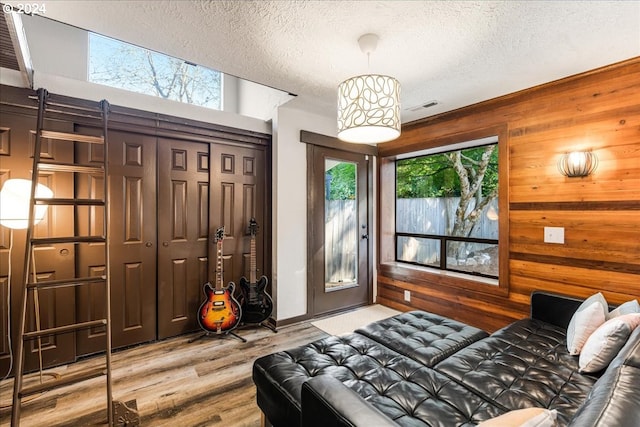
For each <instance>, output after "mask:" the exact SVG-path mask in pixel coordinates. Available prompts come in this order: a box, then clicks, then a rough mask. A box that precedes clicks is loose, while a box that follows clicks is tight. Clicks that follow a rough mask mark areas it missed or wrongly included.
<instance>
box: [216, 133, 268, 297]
mask: <svg viewBox="0 0 640 427" xmlns="http://www.w3.org/2000/svg"><path fill="white" fill-rule="evenodd" d="M211 158H212V162H211V182H212V187H211V205H210V206H211V208H210V210H211V214H210V221H211V229H212V230H215V229H216V228H217V227H220V226H222V225H224V227H225V239H224V267H223V268H224V281H225V284H227V283H229V282H235V284H236V285H239V281H240V277H242V276H245V277H247V278H248V277H249V268H250V256H249V255H250V247H249V244H250V235H249V232H248V227H249V220H250V219H251V218H255V219H256V221H257V223H258V227H259V231H258V234H257V235H256V268H257V276H258V277H260V276H261V275H262V274H264V242H265V239H264V236H265V233H266V232H267V230H265V228H267V227H270V226H271V225H270V224H269V225H267V224H265V213H264V204H265V190H266V188H265V186H266V184H265V183H266V182H267V181H266V176H265V152H264V150H261V149H256V148H245V147H240V146H232V145H223V144H215V145H212V154H211ZM270 280H271V279H270V278H269V281H270ZM237 288H238V286H236V289H237Z"/></svg>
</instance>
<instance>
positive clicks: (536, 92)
mask: <svg viewBox="0 0 640 427" xmlns="http://www.w3.org/2000/svg"><path fill="white" fill-rule="evenodd" d="M495 126H506V127H507V132H506V138H507V144H508V155H507V156H506V157H507V159H506V160H507V161H508V183H507V184H508V190H509V193H508V197H509V205H508V207H509V213H508V218H504V216H503V215H501V218H500V221H508V230H509V231H508V242H507V244H508V267H509V271H508V274H507V275H508V282H507V283H506V287H507V289H508V292H506V293H499V292H492V291H489V290H487V291H482V290H477V289H476V288H474V289H472V290H467V289H465V288H464V286H460V283H458V284H456V283H454V284H452V283H451V282H449V281H443V280H442V276H440V275H437V274H429V273H424V272H418V273H416V272H415V271H411V270H409V269H407V268H406V267H403V266H401V265H398V264H393V263H392V262H391V261H392V259H391V257H392V256H393V247H392V245H393V241H392V239H391V237H392V234H393V229H392V227H393V207H392V206H391V207H390V206H389V205H390V204H391V205H392V204H393V194H394V193H393V191H394V188H393V176H392V175H391V176H390V174H392V170H391V168H392V167H393V166H392V165H393V158H394V156H396V155H398V154H401V153H406V152H411V151H415V150H418V149H424V148H427V147H430V146H432V145H433V143H432V142H431V141H434V140H440V141H443V140H445V141H446V140H451V141H455V139H456V138H455V136H456V135H458V134H465V133H469V132H473V131H474V130H477V129H482V128H490V127H495ZM578 149H586V150H591V151H592V152H593V153H595V154H596V156H597V157H598V159H599V164H598V167H597V169H596V170H595V172H594V173H593V174H592V175H590V176H589V177H586V178H567V177H564V176H563V175H561V174H560V173H559V172H558V169H557V161H558V159H559V157H560V156H561V155H562V154H563V153H566V152H569V151H573V150H578ZM379 154H380V159H381V178H380V183H379V196H380V198H379V200H380V201H381V206H380V208H379V224H380V230H379V236H381V239H380V248H379V251H378V253H379V254H380V256H379V257H380V259H379V260H378V302H380V303H382V304H385V305H389V306H391V307H394V308H397V309H400V310H410V309H424V310H429V311H433V312H436V313H439V314H442V315H445V316H449V317H452V318H456V319H459V320H462V321H465V322H467V323H471V324H473V325H475V326H478V327H482V328H484V329H486V330H490V331H493V330H495V329H498V328H500V327H502V326H504V325H506V324H507V323H509V322H511V321H513V320H514V319H518V318H522V317H525V316H527V315H528V313H529V296H530V294H531V292H532V291H534V290H543V291H549V292H554V293H560V294H565V295H571V296H576V297H581V298H583V297H587V296H589V295H591V294H593V293H595V292H597V291H601V292H602V293H603V294H604V295H605V297H606V298H607V301H609V302H610V303H613V304H619V303H622V302H624V301H628V300H630V299H634V298H635V299H640V57H637V58H632V59H630V60H627V61H624V62H621V63H618V64H613V65H610V66H607V67H603V68H600V69H597V70H593V71H590V72H586V73H583V74H580V75H577V76H572V77H569V78H566V79H562V80H559V81H555V82H551V83H548V84H544V85H541V86H537V87H535V88H531V89H527V90H524V91H521V92H517V93H514V94H511V95H507V96H504V97H500V98H496V99H493V100H489V101H485V102H482V103H479V104H475V105H472V106H469V107H465V108H462V109H459V110H456V111H453V112H450V113H445V114H442V115H438V116H434V117H431V118H427V119H423V120H421V121H418V122H414V123H413V124H410V125H408V126H406V127H404V128H403V130H402V136H401V137H400V138H399V139H398V140H396V141H393V142H390V143H386V144H382V145H380V146H379ZM504 160H505V159H501V161H504ZM389 178H391V179H389ZM503 182H504V181H503V180H502V177H501V185H502V183H503ZM545 226H552V227H564V229H565V244H564V245H558V244H549V243H544V242H543V229H544V227H545ZM390 227H391V228H390ZM501 282H503V284H504V281H503V278H501ZM405 289H409V290H411V291H412V297H411V303H405V302H404V301H403V291H404V290H405Z"/></svg>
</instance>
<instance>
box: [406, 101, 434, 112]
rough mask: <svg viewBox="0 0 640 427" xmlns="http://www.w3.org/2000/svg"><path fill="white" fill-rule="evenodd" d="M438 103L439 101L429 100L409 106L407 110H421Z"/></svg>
mask: <svg viewBox="0 0 640 427" xmlns="http://www.w3.org/2000/svg"><path fill="white" fill-rule="evenodd" d="M436 105H438V101H429V102H425V103H424V104H420V105H416V106H415V107H409V108H407V109H406V110H407V111H420V110H424V109H426V108H430V107H433V106H436Z"/></svg>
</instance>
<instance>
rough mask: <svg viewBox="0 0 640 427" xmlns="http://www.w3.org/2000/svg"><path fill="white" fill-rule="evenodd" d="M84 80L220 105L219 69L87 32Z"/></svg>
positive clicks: (220, 77) (166, 96) (153, 94)
mask: <svg viewBox="0 0 640 427" xmlns="http://www.w3.org/2000/svg"><path fill="white" fill-rule="evenodd" d="M88 80H89V81H90V82H93V83H99V84H103V85H107V86H111V87H116V88H120V89H125V90H129V91H131V92H138V93H143V94H146V95H152V96H157V97H159V98H165V99H171V100H173V101H179V102H184V103H187V104H193V105H198V106H201V107H207V108H212V109H216V110H220V109H221V100H222V99H221V98H222V96H221V93H222V92H221V90H222V76H221V73H220V72H219V71H216V70H211V69H209V68H205V67H201V66H199V65H195V64H190V63H188V62H185V61H183V60H181V59H178V58H174V57H172V56H168V55H163V54H161V53H157V52H154V51H151V50H148V49H143V48H141V47H138V46H135V45H132V44H129V43H124V42H121V41H119V40H115V39H112V38H109V37H104V36H101V35H98V34H93V33H89V70H88Z"/></svg>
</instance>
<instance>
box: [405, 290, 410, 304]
mask: <svg viewBox="0 0 640 427" xmlns="http://www.w3.org/2000/svg"><path fill="white" fill-rule="evenodd" d="M404 300H405V301H406V302H411V291H404Z"/></svg>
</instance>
